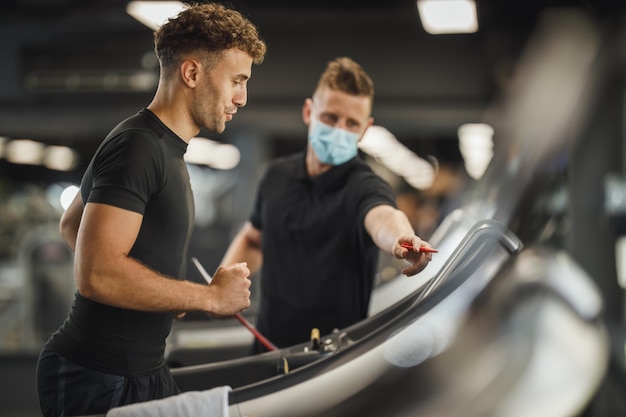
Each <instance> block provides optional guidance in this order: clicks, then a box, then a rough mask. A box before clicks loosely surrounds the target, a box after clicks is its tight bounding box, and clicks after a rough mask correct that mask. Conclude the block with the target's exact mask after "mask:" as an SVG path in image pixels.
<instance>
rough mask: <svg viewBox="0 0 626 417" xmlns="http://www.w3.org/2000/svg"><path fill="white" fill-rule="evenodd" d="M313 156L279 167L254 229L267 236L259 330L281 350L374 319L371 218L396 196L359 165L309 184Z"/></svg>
mask: <svg viewBox="0 0 626 417" xmlns="http://www.w3.org/2000/svg"><path fill="white" fill-rule="evenodd" d="M304 158H305V154H304V153H299V154H296V155H293V156H290V157H286V158H281V159H279V160H277V161H275V162H274V163H273V164H271V165H270V166H269V168H268V170H267V171H266V173H265V175H264V177H263V178H262V180H261V182H260V184H259V187H258V191H257V196H256V202H255V205H254V209H253V213H252V216H251V218H250V220H251V222H252V224H253V225H254V226H255V227H256V228H258V229H259V230H261V231H262V245H263V266H262V269H261V279H262V285H261V287H262V288H261V289H262V290H261V302H260V307H259V317H258V324H257V326H258V329H259V331H260V332H261V333H262V334H264V335H266V336H267V337H268V338H269V339H270V340H271V341H272V342H274V343H275V344H277V345H278V346H281V347H283V346H291V345H294V344H297V343H301V342H304V341H307V340H308V339H309V337H310V332H311V329H312V328H313V327H317V328H319V329H320V331H321V333H322V335H323V334H327V333H329V332H331V331H332V330H333V329H334V328H343V327H346V326H348V325H350V324H353V323H356V322H357V321H360V320H362V319H364V318H365V317H366V316H367V311H368V305H369V300H370V294H371V290H372V285H373V282H374V276H375V274H376V270H377V266H378V265H377V263H378V248H377V247H376V245H375V244H374V242H373V241H372V239H371V238H370V236H369V234H368V233H367V231H366V230H365V227H364V219H365V215H366V214H367V212H368V211H369V210H370V209H372V208H373V207H375V206H378V205H381V204H386V205H390V206H393V207H396V200H395V196H394V193H393V191H392V189H391V187H390V186H389V184H387V183H386V182H385V181H384V180H383V179H382V178H380V177H379V176H377V175H376V174H375V173H374V172H373V171H372V169H371V168H370V167H369V165H367V163H365V162H364V161H363V160H362V159H360V158H359V157H356V158H354V159H352V160H351V161H349V162H347V163H345V164H343V165H340V166H336V167H333V168H332V169H330V170H329V171H327V172H325V173H323V174H322V175H319V176H316V177H313V178H309V177H308V176H307V173H306V167H305V159H304Z"/></svg>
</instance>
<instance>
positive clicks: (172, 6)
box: [126, 1, 186, 30]
mask: <svg viewBox="0 0 626 417" xmlns="http://www.w3.org/2000/svg"><path fill="white" fill-rule="evenodd" d="M185 7H186V6H185V5H184V4H183V3H182V2H180V1H131V2H129V3H128V5H127V6H126V13H128V14H129V15H131V16H132V17H134V18H135V19H137V20H138V21H140V22H141V23H143V24H144V25H146V26H148V27H149V28H150V29H152V30H157V29H158V28H159V27H160V26H161V25H162V24H163V23H165V22H166V21H167V19H169V18H170V17H174V16H176V15H177V14H178V13H180V12H181V11H183V10H184V9H185Z"/></svg>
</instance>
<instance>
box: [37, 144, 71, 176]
mask: <svg viewBox="0 0 626 417" xmlns="http://www.w3.org/2000/svg"><path fill="white" fill-rule="evenodd" d="M42 163H43V166H45V167H46V168H49V169H54V170H56V171H71V170H72V169H73V168H74V165H75V163H76V154H75V153H74V151H73V150H72V149H70V148H68V147H67V146H48V147H47V148H46V149H45V152H44V155H43V160H42Z"/></svg>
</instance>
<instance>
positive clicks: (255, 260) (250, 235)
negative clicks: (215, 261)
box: [220, 221, 263, 275]
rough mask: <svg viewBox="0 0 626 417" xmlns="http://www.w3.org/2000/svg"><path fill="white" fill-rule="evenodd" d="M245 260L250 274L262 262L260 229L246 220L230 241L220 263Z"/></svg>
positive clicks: (256, 269)
mask: <svg viewBox="0 0 626 417" xmlns="http://www.w3.org/2000/svg"><path fill="white" fill-rule="evenodd" d="M235 262H247V264H248V268H249V269H250V274H251V275H252V274H254V273H256V272H257V271H258V270H259V269H260V268H261V265H262V263H263V250H262V249H261V231H260V230H259V229H257V228H256V227H254V226H253V225H252V223H250V222H249V221H247V222H246V223H245V224H244V225H243V227H242V228H241V230H240V231H239V233H237V235H236V236H235V238H234V239H233V241H232V242H231V244H230V246H229V247H228V250H226V254H225V255H224V259H222V262H221V264H220V265H230V264H232V263H235Z"/></svg>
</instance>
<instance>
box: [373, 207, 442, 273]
mask: <svg viewBox="0 0 626 417" xmlns="http://www.w3.org/2000/svg"><path fill="white" fill-rule="evenodd" d="M365 229H366V230H367V232H368V233H369V234H370V236H371V237H372V240H374V243H376V246H378V247H379V248H380V249H381V250H384V251H385V252H387V253H391V254H392V255H393V256H395V257H396V258H398V259H406V260H407V261H409V262H410V263H411V265H409V266H407V267H406V268H404V269H403V270H402V273H403V274H405V275H408V276H411V275H415V274H417V273H418V272H420V271H422V270H423V269H424V268H426V265H428V263H429V262H430V261H431V259H432V255H431V254H430V253H418V252H414V251H412V250H409V249H406V248H403V247H402V246H401V244H402V243H403V242H409V243H411V244H412V245H413V247H415V248H419V247H421V246H429V245H428V243H426V242H425V241H423V240H421V239H420V238H419V237H417V236H416V235H415V231H414V230H413V227H412V226H411V223H410V222H409V219H408V218H407V217H406V215H405V214H404V213H403V212H402V211H400V210H398V209H396V208H394V207H392V206H389V205H379V206H376V207H374V208H373V209H371V210H370V211H369V212H368V213H367V214H366V215H365Z"/></svg>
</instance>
